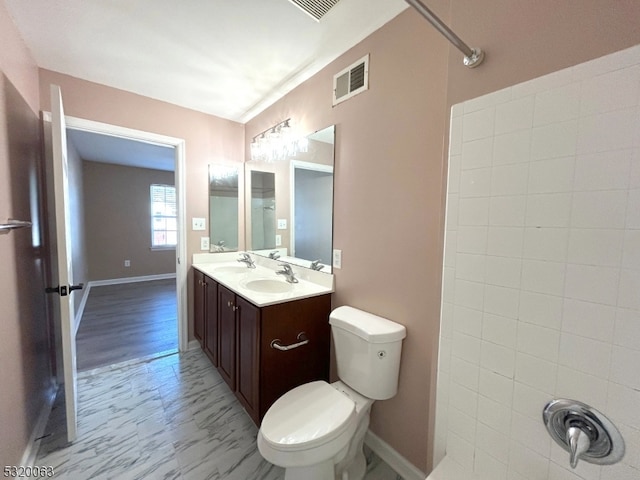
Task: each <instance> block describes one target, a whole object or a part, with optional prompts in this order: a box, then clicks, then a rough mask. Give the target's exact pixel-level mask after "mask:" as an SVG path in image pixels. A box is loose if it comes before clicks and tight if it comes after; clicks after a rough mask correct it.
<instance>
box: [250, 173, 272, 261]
mask: <svg viewBox="0 0 640 480" xmlns="http://www.w3.org/2000/svg"><path fill="white" fill-rule="evenodd" d="M251 245H252V248H253V249H254V250H262V249H265V248H275V246H276V180H275V174H274V173H272V172H260V171H257V170H254V171H252V172H251Z"/></svg>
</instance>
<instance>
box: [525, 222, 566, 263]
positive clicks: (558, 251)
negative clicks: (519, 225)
mask: <svg viewBox="0 0 640 480" xmlns="http://www.w3.org/2000/svg"><path fill="white" fill-rule="evenodd" d="M568 243H569V229H568V228H552V227H539V228H538V227H527V228H525V230H524V250H523V253H522V256H523V258H527V259H532V260H547V261H552V262H566V260H567V246H568Z"/></svg>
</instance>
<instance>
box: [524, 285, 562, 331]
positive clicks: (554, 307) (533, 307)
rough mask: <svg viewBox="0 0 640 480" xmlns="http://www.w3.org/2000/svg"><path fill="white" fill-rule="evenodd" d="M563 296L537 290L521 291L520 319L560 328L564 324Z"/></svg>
mask: <svg viewBox="0 0 640 480" xmlns="http://www.w3.org/2000/svg"><path fill="white" fill-rule="evenodd" d="M562 302H563V299H562V297H559V296H554V295H547V294H542V293H536V292H527V291H521V292H520V310H519V313H518V314H519V319H520V321H522V322H527V323H534V324H536V325H540V326H543V327H547V328H555V329H556V330H560V328H561V325H562Z"/></svg>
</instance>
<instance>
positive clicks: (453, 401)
mask: <svg viewBox="0 0 640 480" xmlns="http://www.w3.org/2000/svg"><path fill="white" fill-rule="evenodd" d="M449 388H450V391H449V395H450V397H449V407H453V408H457V409H458V410H460V411H462V412H465V413H466V414H467V415H470V416H472V417H476V416H477V414H478V394H477V392H474V391H472V390H469V389H468V388H465V387H463V386H462V385H459V384H457V383H455V382H452V383H451V384H450V386H449Z"/></svg>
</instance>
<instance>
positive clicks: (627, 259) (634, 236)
mask: <svg viewBox="0 0 640 480" xmlns="http://www.w3.org/2000/svg"><path fill="white" fill-rule="evenodd" d="M639 207H640V206H639ZM622 267H623V268H630V269H633V270H640V230H626V231H625V232H624V244H623V247H622Z"/></svg>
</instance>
